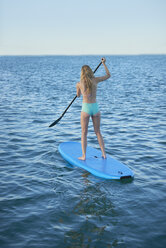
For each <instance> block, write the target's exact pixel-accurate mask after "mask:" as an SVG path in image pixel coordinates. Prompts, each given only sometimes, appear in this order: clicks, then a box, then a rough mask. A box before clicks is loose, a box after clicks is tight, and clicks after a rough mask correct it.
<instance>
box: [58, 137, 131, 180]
mask: <svg viewBox="0 0 166 248" xmlns="http://www.w3.org/2000/svg"><path fill="white" fill-rule="evenodd" d="M58 149H59V152H60V154H61V156H62V157H63V158H64V159H65V160H66V161H67V162H68V163H70V164H72V165H74V166H77V167H80V168H83V169H85V170H87V171H89V172H90V173H92V174H93V175H95V176H98V177H101V178H105V179H123V178H133V177H134V173H133V172H132V171H131V169H129V168H128V167H127V166H126V165H124V164H122V163H121V162H119V161H117V160H116V159H114V158H112V157H111V156H110V155H109V154H107V158H106V159H104V158H102V154H101V151H100V150H98V149H95V148H93V147H90V146H87V152H86V160H85V161H82V160H79V159H78V157H81V156H82V149H81V144H80V143H78V142H63V143H61V144H60V145H59V147H58Z"/></svg>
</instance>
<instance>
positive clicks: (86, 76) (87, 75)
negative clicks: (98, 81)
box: [81, 65, 94, 94]
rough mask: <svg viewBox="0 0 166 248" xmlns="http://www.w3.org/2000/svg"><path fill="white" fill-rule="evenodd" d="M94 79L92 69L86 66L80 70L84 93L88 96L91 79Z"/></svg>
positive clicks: (90, 90)
mask: <svg viewBox="0 0 166 248" xmlns="http://www.w3.org/2000/svg"><path fill="white" fill-rule="evenodd" d="M93 78H94V74H93V71H92V69H91V68H90V67H89V66H88V65H84V66H83V67H82V68H81V81H83V84H84V87H85V91H86V92H87V93H88V94H91V92H92V79H93Z"/></svg>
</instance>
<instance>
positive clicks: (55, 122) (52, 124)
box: [49, 62, 102, 127]
mask: <svg viewBox="0 0 166 248" xmlns="http://www.w3.org/2000/svg"><path fill="white" fill-rule="evenodd" d="M101 64H102V62H100V64H98V66H97V67H96V69H95V70H94V72H93V73H95V72H96V71H97V69H98V68H99V67H100V66H101ZM76 98H77V95H76V96H75V97H74V98H73V100H72V101H71V103H70V104H69V106H68V107H67V108H66V109H65V111H64V112H63V114H62V115H61V116H60V117H59V118H58V119H57V120H56V121H54V122H53V123H51V125H49V127H53V126H55V125H56V124H57V123H58V122H59V121H60V120H61V119H62V117H63V116H64V114H65V113H66V111H67V110H68V109H69V108H70V106H71V105H72V103H73V102H74V101H75V99H76Z"/></svg>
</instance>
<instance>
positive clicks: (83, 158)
mask: <svg viewBox="0 0 166 248" xmlns="http://www.w3.org/2000/svg"><path fill="white" fill-rule="evenodd" d="M78 159H79V160H85V159H86V157H85V156H82V157H79V158H78Z"/></svg>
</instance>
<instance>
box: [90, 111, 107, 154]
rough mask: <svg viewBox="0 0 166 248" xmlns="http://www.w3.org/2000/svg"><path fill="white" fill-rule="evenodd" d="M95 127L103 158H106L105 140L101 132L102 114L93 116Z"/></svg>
mask: <svg viewBox="0 0 166 248" xmlns="http://www.w3.org/2000/svg"><path fill="white" fill-rule="evenodd" d="M92 121H93V127H94V131H95V134H96V136H97V139H98V142H99V145H100V148H101V151H102V156H103V158H106V153H105V147H104V140H103V137H102V135H101V132H100V112H98V113H97V114H95V115H93V116H92Z"/></svg>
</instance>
